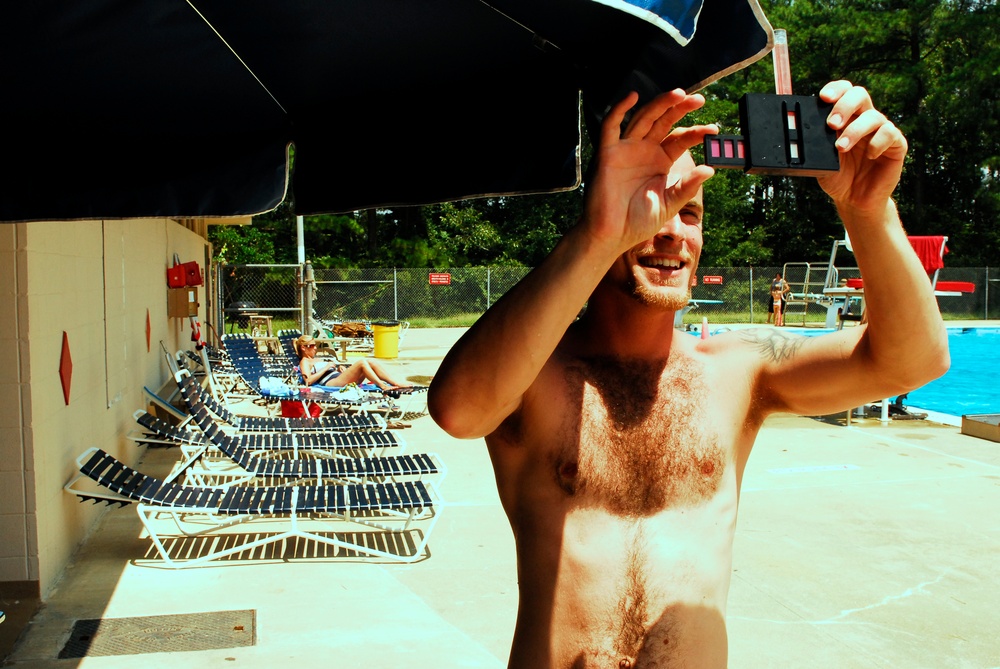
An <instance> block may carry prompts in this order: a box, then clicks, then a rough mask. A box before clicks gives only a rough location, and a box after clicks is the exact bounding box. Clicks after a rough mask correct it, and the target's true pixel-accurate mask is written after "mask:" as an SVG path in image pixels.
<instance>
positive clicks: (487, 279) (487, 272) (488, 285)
mask: <svg viewBox="0 0 1000 669" xmlns="http://www.w3.org/2000/svg"><path fill="white" fill-rule="evenodd" d="M490 278H491V277H490V268H489V267H488V266H487V268H486V308H487V309H489V308H490V302H492V296H491V295H490V290H491V287H490Z"/></svg>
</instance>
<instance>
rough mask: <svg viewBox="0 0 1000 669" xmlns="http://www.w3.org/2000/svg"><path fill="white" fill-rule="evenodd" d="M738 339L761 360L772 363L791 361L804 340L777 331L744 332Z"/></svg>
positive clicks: (800, 337) (803, 338)
mask: <svg viewBox="0 0 1000 669" xmlns="http://www.w3.org/2000/svg"><path fill="white" fill-rule="evenodd" d="M740 338H741V339H742V340H743V341H745V342H747V343H748V344H750V345H751V346H753V347H754V348H756V349H757V350H758V351H759V352H760V357H761V358H763V359H765V360H769V361H772V362H784V361H786V360H791V359H792V358H793V357H795V354H796V352H798V350H799V349H800V348H801V347H802V344H804V343H805V340H806V338H805V337H802V336H798V335H796V336H793V337H790V336H788V335H786V334H785V333H784V332H780V331H778V330H744V331H743V332H741V333H740Z"/></svg>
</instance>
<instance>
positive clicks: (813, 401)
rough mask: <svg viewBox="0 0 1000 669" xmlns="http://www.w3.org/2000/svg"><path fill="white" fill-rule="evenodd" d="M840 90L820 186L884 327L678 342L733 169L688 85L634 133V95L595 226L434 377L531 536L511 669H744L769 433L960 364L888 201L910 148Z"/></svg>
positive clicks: (872, 324)
mask: <svg viewBox="0 0 1000 669" xmlns="http://www.w3.org/2000/svg"><path fill="white" fill-rule="evenodd" d="M820 96H821V97H822V98H823V99H825V100H827V101H830V102H833V103H835V106H834V109H833V112H832V113H831V115H830V118H829V120H828V123H829V125H830V126H831V127H832V128H834V129H835V130H836V131H838V133H839V139H838V148H839V150H840V152H841V165H842V166H841V170H840V171H839V172H838V173H836V174H831V175H829V176H824V177H822V178H821V179H820V185H821V186H822V187H823V189H824V190H825V191H826V192H827V193H828V194H829V195H830V196H831V197H832V198H833V201H834V203H835V204H836V206H837V209H838V211H839V213H840V216H841V218H842V219H843V221H844V224H845V225H846V226H847V230H848V231H849V232H850V236H851V239H852V240H854V249H855V255H856V258H857V261H858V265H859V266H860V268H861V270H862V273H863V275H864V278H865V297H866V298H867V301H868V309H869V314H870V316H869V322H868V324H867V325H866V326H863V327H858V328H851V329H847V330H842V331H840V332H836V333H833V334H829V335H824V336H822V337H796V336H789V335H786V334H784V333H782V332H779V331H775V330H773V329H760V330H743V331H733V332H728V333H725V334H722V335H718V336H714V337H711V338H709V339H698V338H695V337H692V336H690V335H688V334H684V333H680V332H678V331H677V330H675V329H674V328H673V320H674V312H675V311H676V310H677V309H680V308H681V307H682V306H684V304H686V302H687V301H688V299H689V290H690V286H691V284H692V282H693V281H694V279H695V274H696V270H697V267H698V258H699V255H700V253H701V248H702V225H701V221H702V212H703V206H702V191H701V186H702V184H703V183H704V182H705V180H706V179H708V178H709V177H711V176H712V174H713V171H712V169H711V168H710V167H707V166H695V164H694V161H693V160H692V158H691V156H690V154H689V153H688V152H687V149H689V148H690V147H692V146H694V145H696V144H698V143H700V142H701V141H702V137H703V136H704V135H706V134H709V133H714V132H717V130H716V128H715V127H714V126H696V127H687V128H682V127H676V128H675V127H674V126H675V124H676V123H677V122H678V121H680V120H681V119H682V118H683V117H684V115H685V114H687V113H688V112H690V111H692V110H694V109H697V108H698V107H700V106H701V105H702V104H703V103H704V99H703V98H702V97H701V96H699V95H686V94H684V92H683V91H673V92H670V93H666V94H664V95H661V96H660V97H658V98H657V99H655V100H653V101H652V102H650V103H649V104H647V105H646V106H645V107H643V108H641V109H639V110H638V111H637V112H636V113H635V115H634V117H633V118H632V120H631V121H630V123H629V124H628V127H627V129H626V130H625V132H624V134H620V132H619V127H620V123H621V122H622V121H623V119H624V116H625V113H626V111H627V110H628V109H629V108H631V107H632V106H633V105H634V104H635V102H636V99H637V97H636V96H635V94H632V95H631V96H629V97H627V98H625V100H623V101H622V102H621V103H619V104H618V105H617V106H615V107H614V108H613V109H612V110H611V112H610V113H609V114H608V117H607V119H606V121H605V123H604V126H603V129H602V133H601V137H600V146H599V148H598V155H599V159H598V171H597V173H596V176H595V179H594V180H593V181H592V182H591V183H590V184H588V189H587V195H586V197H587V199H586V204H585V208H584V214H583V216H582V218H581V220H580V222H579V223H578V224H577V225H576V226H575V227H574V228H573V229H572V230H571V231H569V232H568V233H567V234H566V235H565V236H564V237H563V238H562V240H560V242H559V243H558V244H557V245H556V247H555V249H554V250H553V251H552V253H551V254H550V255H549V256H548V257H547V258H546V259H545V260H544V261H543V262H542V263H541V264H540V265H539V266H538V267H536V268H535V269H534V270H533V271H532V272H531V273H530V274H529V275H528V276H527V277H525V279H524V280H523V281H521V282H520V283H519V284H518V285H517V286H516V287H515V288H514V289H512V290H511V291H509V292H508V293H507V295H506V296H505V297H504V298H503V299H502V300H500V301H499V302H497V304H496V305H494V306H493V307H492V308H491V309H490V310H489V311H488V312H487V313H486V314H485V315H484V316H483V317H482V318H481V319H480V320H479V321H478V322H477V323H476V324H475V326H473V327H472V328H471V329H470V330H469V331H468V333H466V335H465V336H463V337H462V339H461V340H460V341H459V342H458V343H457V344H456V345H455V346H454V348H452V350H451V351H450V353H449V354H448V356H447V358H446V359H445V360H444V362H443V364H442V366H441V368H440V370H439V372H438V374H437V375H436V376H435V378H434V381H433V383H432V385H431V389H430V395H429V397H428V402H429V407H430V412H431V414H432V416H433V417H434V419H435V420H436V421H437V422H438V423H439V424H440V425H441V426H442V427H443V428H444V429H445V430H446V431H447V432H448V433H450V434H452V435H454V436H456V437H461V438H477V437H484V436H485V437H486V444H487V447H488V449H489V452H490V456H491V458H492V461H493V466H494V469H495V473H496V480H497V487H498V489H499V493H500V499H501V501H502V503H503V505H504V509H505V510H506V512H507V516H508V518H509V519H510V523H511V526H512V528H513V531H514V537H515V541H516V545H517V564H518V582H519V596H520V605H519V609H518V616H517V624H516V628H515V631H514V640H513V645H512V649H511V654H510V666H511V667H515V668H518V669H520V668H530V669H542V668H545V667H558V668H559V669H569V668H578V667H601V668H603V669H608V668H621V667H644V668H651V667H659V668H664V667H685V668H687V669H691V668H712V669H721V668H724V667H725V666H726V662H727V652H728V651H727V637H726V625H725V615H726V597H727V593H728V590H729V581H730V570H731V562H732V542H733V534H734V530H735V524H736V509H737V502H738V500H739V490H740V482H741V479H742V474H743V470H744V466H745V464H746V462H747V458H748V457H749V455H750V449H751V447H752V446H753V443H754V439H755V437H756V435H757V432H758V430H759V429H760V426H761V424H762V423H763V421H764V419H765V417H767V416H768V415H769V414H771V413H774V412H795V413H800V414H806V415H816V414H829V413H832V412H835V411H842V410H845V409H847V408H848V407H853V406H857V405H859V404H861V403H863V402H867V401H870V400H872V399H873V398H879V397H888V396H891V395H896V394H899V393H901V392H904V391H906V390H908V389H912V388H915V387H917V386H920V385H922V384H924V383H926V382H927V381H930V380H931V379H933V378H936V377H937V376H939V375H941V374H943V373H944V372H945V370H946V369H947V367H948V364H949V358H948V348H947V340H946V334H945V329H944V325H943V323H942V321H941V317H940V314H939V313H938V309H937V303H936V302H935V299H934V295H933V293H932V291H931V289H930V284H929V283H928V281H927V276H926V274H925V273H924V271H923V268H922V267H921V265H920V263H919V262H918V260H917V257H916V255H915V254H914V253H913V251H912V249H911V247H910V245H909V243H908V242H907V239H906V234H905V232H904V231H903V228H902V226H901V224H900V221H899V218H898V216H897V214H896V209H895V205H894V204H893V202H892V201H891V199H890V196H891V194H892V192H893V190H894V189H895V187H896V184H897V182H898V180H899V176H900V172H901V168H902V164H903V158H904V156H905V154H906V148H907V144H906V140H905V138H904V137H903V135H902V134H901V133H900V132H899V130H898V129H897V128H896V127H895V126H894V125H893V124H892V123H891V122H889V121H888V120H887V119H886V118H885V116H883V115H882V114H881V113H880V112H878V111H877V110H875V109H874V107H873V105H872V102H871V99H870V97H869V95H868V92H867V91H866V90H865V89H863V88H859V87H855V86H852V85H851V84H850V83H849V82H845V81H839V82H833V83H831V84H828V85H826V86H825V87H824V88H823V90H822V91H821V93H820ZM585 303H586V304H587V309H586V312H585V313H584V314H583V316H582V317H580V318H579V319H577V315H578V314H579V312H580V309H581V307H582V306H583V305H584V304H585Z"/></svg>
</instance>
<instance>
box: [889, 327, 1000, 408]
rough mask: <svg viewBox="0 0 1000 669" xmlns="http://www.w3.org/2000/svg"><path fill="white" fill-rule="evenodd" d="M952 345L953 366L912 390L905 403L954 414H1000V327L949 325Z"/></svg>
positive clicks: (949, 341)
mask: <svg viewBox="0 0 1000 669" xmlns="http://www.w3.org/2000/svg"><path fill="white" fill-rule="evenodd" d="M948 347H949V349H950V350H951V369H949V370H948V372H947V373H946V374H945V375H944V376H942V377H941V378H939V379H936V380H934V381H931V382H930V383H928V384H927V385H926V386H923V387H922V388H918V389H916V390H914V391H913V392H911V393H910V394H909V396H908V397H907V398H906V400H905V401H904V402H903V404H904V405H905V406H913V407H919V408H921V409H927V410H928V411H937V412H940V413H945V414H950V415H952V416H964V415H967V414H980V413H1000V383H998V382H997V380H996V379H997V372H998V369H997V354H998V353H1000V329H997V328H948Z"/></svg>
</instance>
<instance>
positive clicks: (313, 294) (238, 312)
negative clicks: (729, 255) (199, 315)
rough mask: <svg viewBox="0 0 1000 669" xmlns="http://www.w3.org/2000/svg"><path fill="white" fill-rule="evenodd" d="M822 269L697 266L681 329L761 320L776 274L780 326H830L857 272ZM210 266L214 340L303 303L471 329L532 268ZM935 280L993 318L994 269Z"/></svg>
mask: <svg viewBox="0 0 1000 669" xmlns="http://www.w3.org/2000/svg"><path fill="white" fill-rule="evenodd" d="M827 264H828V263H825V262H818V263H789V264H787V265H785V266H784V267H702V268H699V271H698V276H699V282H698V285H697V286H695V287H694V288H693V289H692V304H693V306H692V308H691V309H690V310H689V311H687V312H686V313H685V314H684V315H683V322H684V323H700V322H701V320H702V318H707V319H708V321H709V323H710V324H714V325H726V324H734V323H765V322H767V321H768V312H769V298H770V286H771V281H772V280H773V279H774V277H775V275H776V274H779V273H782V274H783V275H784V276H785V279H786V281H788V283H789V284H790V286H791V289H792V296H793V297H792V299H790V300H789V303H788V307H787V310H786V312H785V324H786V325H803V326H816V327H820V326H824V325H829V324H830V312H829V310H828V306H829V304H830V300H829V299H828V298H827V299H823V296H822V293H823V287H824V285H825V283H826V282H827V281H828V280H831V281H833V283H831V284H830V285H837V282H839V281H840V280H842V279H848V278H854V277H857V276H860V273H859V272H858V271H857V269H856V268H850V267H847V268H843V267H841V268H838V274H837V276H835V277H833V278H832V279H830V278H829V277H827V276H826V272H827ZM213 269H214V271H215V272H216V274H215V276H216V282H215V286H216V288H217V290H218V296H217V298H218V299H217V300H216V301H215V304H216V305H218V308H217V313H216V314H214V317H215V323H217V324H218V325H217V327H218V329H219V331H220V334H221V332H235V331H240V332H246V331H252V332H257V333H258V334H260V333H263V331H264V330H267V331H269V332H277V331H278V330H280V329H285V328H296V329H303V327H304V325H305V321H304V320H303V316H304V314H303V313H302V312H303V310H304V306H303V305H309V304H311V306H312V312H313V315H314V317H315V318H316V319H319V320H320V321H325V322H353V321H361V322H379V321H407V322H414V321H416V322H418V323H423V324H438V325H455V324H461V323H463V322H464V323H470V322H472V321H474V320H475V318H476V317H478V315H480V314H482V313H483V312H484V311H485V310H486V309H488V308H489V307H490V305H492V304H493V303H494V302H496V301H497V300H498V299H499V298H500V297H501V296H502V295H503V294H504V293H505V292H507V291H508V290H509V289H510V288H511V287H513V286H514V285H515V284H516V283H517V282H518V281H520V280H521V279H522V278H523V277H524V276H525V275H526V274H527V273H528V272H529V271H530V268H526V267H463V268H455V269H447V270H435V269H428V268H405V269H383V268H369V269H317V270H312V269H311V266H308V265H306V266H300V265H220V266H215V267H214V268H213ZM310 274H311V275H312V280H309V277H310ZM939 280H940V281H966V282H970V283H973V284H975V287H976V289H975V292H972V293H966V294H963V295H961V296H948V297H944V296H943V297H940V298H939V299H938V304H939V305H940V307H941V311H942V313H943V314H944V315H945V317H946V318H949V319H973V320H976V319H990V318H1000V270H998V269H997V268H988V267H978V268H948V267H946V268H944V269H942V270H941V274H940V277H939ZM841 304H842V303H841ZM837 306H838V305H834V310H835V309H836V307H837Z"/></svg>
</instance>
